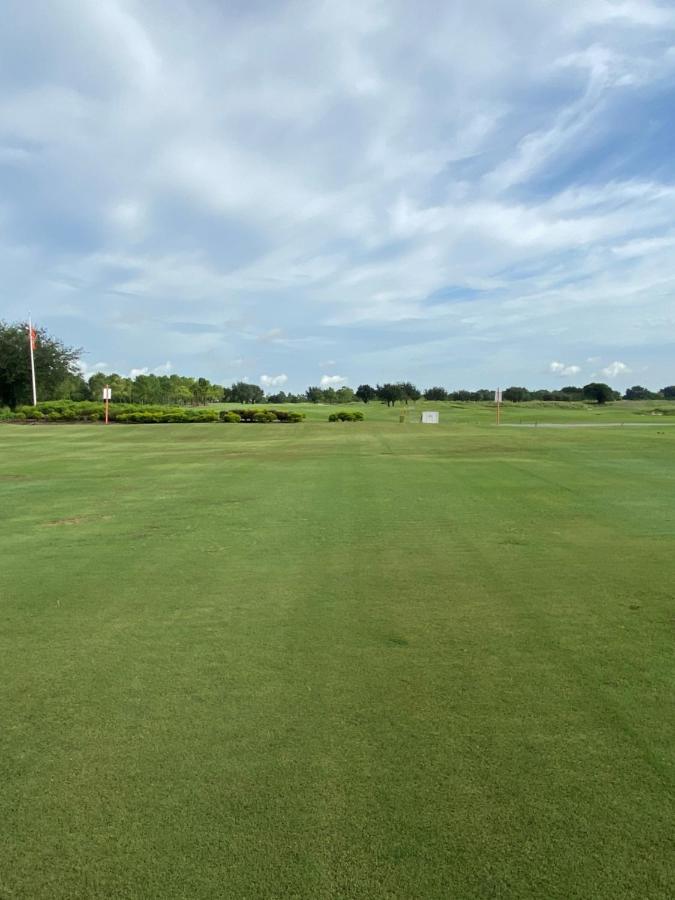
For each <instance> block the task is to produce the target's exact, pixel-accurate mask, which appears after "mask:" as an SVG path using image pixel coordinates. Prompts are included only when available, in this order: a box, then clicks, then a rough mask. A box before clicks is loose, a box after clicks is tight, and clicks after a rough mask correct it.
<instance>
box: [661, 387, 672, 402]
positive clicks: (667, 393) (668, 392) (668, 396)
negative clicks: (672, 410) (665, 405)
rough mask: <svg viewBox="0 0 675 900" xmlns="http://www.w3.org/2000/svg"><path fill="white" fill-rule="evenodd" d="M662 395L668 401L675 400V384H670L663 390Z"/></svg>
mask: <svg viewBox="0 0 675 900" xmlns="http://www.w3.org/2000/svg"><path fill="white" fill-rule="evenodd" d="M661 393H662V394H663V396H664V398H665V399H666V400H675V384H669V385H667V386H666V387H664V388H661Z"/></svg>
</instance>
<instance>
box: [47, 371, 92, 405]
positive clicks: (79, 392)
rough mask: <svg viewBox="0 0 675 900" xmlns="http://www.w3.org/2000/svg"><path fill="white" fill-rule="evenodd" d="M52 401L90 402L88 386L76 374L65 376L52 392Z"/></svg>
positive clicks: (80, 376)
mask: <svg viewBox="0 0 675 900" xmlns="http://www.w3.org/2000/svg"><path fill="white" fill-rule="evenodd" d="M52 399H53V400H91V393H90V391H89V385H88V384H87V382H86V381H85V380H84V378H83V377H82V375H81V374H80V373H79V372H78V373H77V374H76V375H67V376H66V377H65V378H64V380H63V381H62V382H61V384H59V385H57V387H56V388H55V390H54V393H53V396H52Z"/></svg>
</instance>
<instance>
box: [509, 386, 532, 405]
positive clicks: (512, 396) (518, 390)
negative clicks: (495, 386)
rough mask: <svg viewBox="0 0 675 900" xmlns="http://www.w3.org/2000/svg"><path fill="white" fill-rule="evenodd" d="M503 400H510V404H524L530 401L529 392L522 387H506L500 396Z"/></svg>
mask: <svg viewBox="0 0 675 900" xmlns="http://www.w3.org/2000/svg"><path fill="white" fill-rule="evenodd" d="M502 398H503V399H504V400H510V401H511V403H525V402H526V401H527V400H529V399H530V392H529V391H528V389H527V388H524V387H508V388H506V390H505V391H504V393H503V394H502Z"/></svg>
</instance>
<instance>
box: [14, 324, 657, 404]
mask: <svg viewBox="0 0 675 900" xmlns="http://www.w3.org/2000/svg"><path fill="white" fill-rule="evenodd" d="M80 355H81V350H78V349H76V348H74V347H67V346H66V345H65V344H64V343H63V342H62V341H60V340H59V339H58V338H53V337H51V336H50V335H49V334H48V333H47V332H46V331H45V330H44V329H38V330H37V340H36V346H35V373H36V380H37V385H38V396H39V398H40V399H42V400H74V401H86V400H92V401H95V400H100V398H101V395H102V389H103V387H104V385H109V386H110V387H111V388H112V397H113V401H114V402H117V403H144V404H155V405H157V404H161V405H172V406H190V405H192V406H205V405H206V404H208V403H218V402H224V403H238V404H254V403H263V402H267V403H275V404H278V403H306V402H308V401H309V402H310V403H335V404H346V403H351V402H352V401H353V400H355V399H356V400H360V401H361V402H363V403H370V402H371V401H373V400H379V401H381V402H382V403H386V404H387V405H388V406H394V405H395V404H396V403H409V402H411V401H412V402H414V401H415V400H419V399H420V398H421V397H424V399H425V400H435V401H440V400H455V401H474V402H488V401H491V400H492V399H493V398H494V391H493V390H488V389H487V388H483V389H481V390H478V391H464V390H458V391H448V390H446V389H445V388H444V387H430V388H427V389H426V390H425V391H422V390H420V388H418V387H416V385H414V384H411V382H409V381H398V382H396V383H391V382H387V383H385V384H378V385H375V387H373V386H371V385H369V384H360V385H359V386H358V388H357V390H356V391H353V390H352V389H351V388H350V387H346V386H345V387H341V388H337V389H336V388H333V387H325V388H324V387H318V386H315V385H313V386H310V387H308V388H307V390H306V391H305V392H304V393H302V394H287V393H285V392H284V391H279V392H278V393H273V394H267V395H266V394H265V391H264V389H263V388H262V387H260V385H257V384H249V383H248V382H247V381H238V382H236V383H235V384H232V385H231V386H230V387H223V386H222V385H219V384H213V383H212V382H210V381H209V380H208V379H207V378H189V377H185V376H182V375H137V376H136V377H135V378H128V377H125V376H123V375H117V374H115V373H113V374H112V375H106V374H104V373H102V372H97V373H96V374H95V375H92V376H91V377H90V378H89V379H88V380H85V379H84V378H83V376H82V374H81V372H80V370H79V368H78V360H79V358H80ZM502 397H503V399H504V400H507V401H510V402H513V403H523V402H526V401H527V400H545V401H558V402H561V401H562V402H569V401H586V400H593V401H596V402H597V403H607V402H610V401H612V400H620V399H621V394H620V393H618V392H617V391H615V390H613V389H612V388H611V387H610V386H609V385H608V384H604V383H600V382H591V383H590V384H586V385H584V386H583V387H575V386H573V385H569V386H567V387H562V388H560V389H559V390H553V391H551V390H545V389H544V390H536V391H530V390H528V389H527V388H524V387H515V386H512V387H508V388H506V389H505V390H504V391H503V392H502ZM623 399H625V400H661V399H664V400H675V385H668V386H667V387H664V388H662V389H661V390H660V391H657V392H654V391H650V390H648V389H647V388H645V387H642V385H634V386H633V387H631V388H628V390H627V391H626V392H625V394H624V395H623ZM30 402H31V378H30V366H29V349H28V323H27V322H19V323H16V324H13V325H10V324H7V323H5V322H2V321H0V407H2V406H8V407H10V408H12V409H16V407H17V406H20V405H21V404H26V403H30Z"/></svg>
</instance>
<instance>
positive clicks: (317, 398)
mask: <svg viewBox="0 0 675 900" xmlns="http://www.w3.org/2000/svg"><path fill="white" fill-rule="evenodd" d="M307 400H308V401H309V402H310V403H321V401H322V400H323V390H322V389H321V388H320V387H316V385H314V386H312V387H308V388H307Z"/></svg>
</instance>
